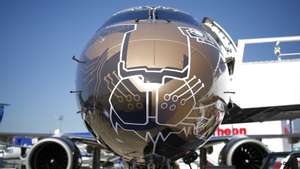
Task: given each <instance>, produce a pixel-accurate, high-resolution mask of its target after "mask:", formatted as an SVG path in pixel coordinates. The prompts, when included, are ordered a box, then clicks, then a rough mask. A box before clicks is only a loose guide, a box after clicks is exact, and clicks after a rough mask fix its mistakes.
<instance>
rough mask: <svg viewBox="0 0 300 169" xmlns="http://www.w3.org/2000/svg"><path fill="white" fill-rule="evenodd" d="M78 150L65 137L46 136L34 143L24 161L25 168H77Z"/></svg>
mask: <svg viewBox="0 0 300 169" xmlns="http://www.w3.org/2000/svg"><path fill="white" fill-rule="evenodd" d="M80 166H81V155H80V151H79V149H78V148H77V146H76V145H75V143H73V142H72V141H70V140H68V139H66V138H56V137H52V138H46V139H43V140H41V141H39V142H38V143H37V144H35V145H34V146H33V147H32V148H31V150H30V152H29V154H28V156H27V161H26V168H27V169H58V168H59V169H79V168H80Z"/></svg>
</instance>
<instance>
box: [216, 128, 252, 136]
mask: <svg viewBox="0 0 300 169" xmlns="http://www.w3.org/2000/svg"><path fill="white" fill-rule="evenodd" d="M246 134H247V129H246V128H223V129H222V128H217V130H216V132H215V136H231V135H246Z"/></svg>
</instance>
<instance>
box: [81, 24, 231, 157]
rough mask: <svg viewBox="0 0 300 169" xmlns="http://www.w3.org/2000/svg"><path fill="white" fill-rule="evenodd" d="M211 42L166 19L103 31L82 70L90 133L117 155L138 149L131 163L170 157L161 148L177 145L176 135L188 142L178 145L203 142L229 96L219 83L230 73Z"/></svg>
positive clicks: (202, 34) (84, 107)
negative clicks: (148, 157) (152, 155)
mask: <svg viewBox="0 0 300 169" xmlns="http://www.w3.org/2000/svg"><path fill="white" fill-rule="evenodd" d="M210 38H211V37H209V35H208V34H207V33H206V32H205V31H203V30H200V29H198V28H192V27H187V26H186V25H181V24H171V23H167V22H163V21H157V22H148V21H140V22H139V23H138V24H123V25H122V24H120V25H114V26H110V27H107V28H103V30H100V31H99V32H98V33H97V34H96V36H95V37H94V38H93V39H92V41H91V42H90V43H89V45H88V46H87V48H86V50H85V51H84V52H83V55H82V57H83V60H86V63H84V64H81V65H79V69H78V72H79V73H78V88H79V90H82V92H81V93H80V94H79V97H78V98H79V101H80V103H81V106H82V110H84V112H83V117H84V120H85V122H86V124H87V125H88V128H89V129H90V130H91V132H92V133H94V134H95V135H96V136H97V137H98V138H101V140H104V141H105V143H107V144H108V145H109V146H110V147H118V148H117V149H114V151H116V152H117V153H118V154H121V155H125V156H126V153H129V152H133V151H134V152H136V153H135V155H128V156H129V157H128V158H133V157H137V156H143V155H144V154H147V153H153V152H155V153H158V154H163V155H165V156H169V155H168V153H167V152H159V151H160V150H156V146H158V144H160V145H166V146H169V145H170V144H172V141H175V142H177V141H176V140H178V139H176V140H172V138H173V139H174V137H176V138H180V140H182V144H179V143H178V144H176V146H175V147H178V148H179V147H181V146H187V147H190V148H191V146H199V145H200V144H203V143H205V142H206V141H207V139H208V138H209V137H210V136H211V135H212V134H213V132H214V129H215V128H216V127H217V126H218V125H219V124H220V123H221V121H222V118H223V115H224V111H225V110H224V107H225V104H226V99H224V97H223V95H224V93H223V87H222V88H220V85H219V84H222V82H223V81H224V80H227V76H228V75H226V73H228V72H227V70H226V66H225V63H224V62H223V60H222V58H221V55H220V52H219V50H218V46H217V45H215V43H214V42H213V41H211V39H210ZM116 138H118V139H116ZM135 143H136V144H138V146H137V145H135ZM174 144H175V143H174ZM124 145H126V146H124ZM173 146H174V145H173ZM149 147H151V148H149ZM179 149H180V148H179ZM146 150H147V151H146ZM178 152H180V151H179V150H178ZM178 152H177V151H176V152H173V153H178Z"/></svg>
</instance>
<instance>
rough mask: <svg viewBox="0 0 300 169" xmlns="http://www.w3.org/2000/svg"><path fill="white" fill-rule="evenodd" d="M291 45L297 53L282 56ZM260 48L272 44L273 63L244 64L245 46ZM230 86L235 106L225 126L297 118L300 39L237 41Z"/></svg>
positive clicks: (226, 119)
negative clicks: (257, 46) (227, 124)
mask: <svg viewBox="0 0 300 169" xmlns="http://www.w3.org/2000/svg"><path fill="white" fill-rule="evenodd" d="M291 42H293V43H297V45H296V46H297V50H298V52H294V51H285V52H282V51H283V50H284V47H283V46H284V44H285V43H291ZM261 44H269V46H270V44H271V46H272V47H273V57H274V59H273V60H267V61H264V60H261V59H260V58H259V57H258V59H257V60H258V61H245V58H244V57H245V49H246V48H247V46H249V45H251V46H252V47H255V46H256V45H261ZM281 45H282V47H281ZM263 50H267V49H265V48H264V49H263ZM270 50H272V48H271V49H270ZM257 51H258V52H259V50H257ZM291 56H293V57H291ZM231 83H232V85H231V87H232V89H231V91H229V92H228V93H229V94H232V97H231V98H232V102H233V103H234V104H233V108H232V109H231V110H230V113H229V116H227V117H226V118H225V120H224V123H241V122H251V121H268V120H282V119H294V118H299V117H300V36H290V37H275V38H258V39H241V40H239V41H238V44H237V55H236V57H235V66H234V73H233V75H232V76H231Z"/></svg>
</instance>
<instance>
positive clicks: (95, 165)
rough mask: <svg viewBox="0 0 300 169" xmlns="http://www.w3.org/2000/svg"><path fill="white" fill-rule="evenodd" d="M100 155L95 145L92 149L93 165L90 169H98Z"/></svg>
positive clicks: (99, 150)
mask: <svg viewBox="0 0 300 169" xmlns="http://www.w3.org/2000/svg"><path fill="white" fill-rule="evenodd" d="M100 157H101V149H100V148H99V147H95V148H94V149H93V166H92V169H100Z"/></svg>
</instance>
